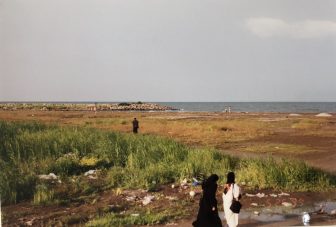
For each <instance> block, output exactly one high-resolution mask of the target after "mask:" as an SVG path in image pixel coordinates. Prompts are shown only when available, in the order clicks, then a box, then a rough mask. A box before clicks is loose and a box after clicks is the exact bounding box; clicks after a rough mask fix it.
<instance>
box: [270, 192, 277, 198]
mask: <svg viewBox="0 0 336 227" xmlns="http://www.w3.org/2000/svg"><path fill="white" fill-rule="evenodd" d="M270 196H271V197H274V198H276V197H278V195H277V194H273V193H272V194H270Z"/></svg>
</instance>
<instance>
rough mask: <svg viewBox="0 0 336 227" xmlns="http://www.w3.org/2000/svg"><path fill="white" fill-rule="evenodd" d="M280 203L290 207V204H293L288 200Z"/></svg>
mask: <svg viewBox="0 0 336 227" xmlns="http://www.w3.org/2000/svg"><path fill="white" fill-rule="evenodd" d="M281 205H283V206H285V207H291V206H293V204H292V203H289V202H282V203H281Z"/></svg>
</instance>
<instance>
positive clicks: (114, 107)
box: [97, 103, 177, 111]
mask: <svg viewBox="0 0 336 227" xmlns="http://www.w3.org/2000/svg"><path fill="white" fill-rule="evenodd" d="M97 110H111V111H169V110H177V109H175V108H173V107H170V106H162V105H158V104H154V103H116V104H110V105H109V106H108V109H107V106H106V105H105V106H102V107H100V106H99V105H98V106H97Z"/></svg>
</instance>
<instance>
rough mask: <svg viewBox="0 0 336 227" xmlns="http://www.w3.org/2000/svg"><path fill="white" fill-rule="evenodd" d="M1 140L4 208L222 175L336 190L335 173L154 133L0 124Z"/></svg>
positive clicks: (264, 184)
mask: <svg viewBox="0 0 336 227" xmlns="http://www.w3.org/2000/svg"><path fill="white" fill-rule="evenodd" d="M0 141H1V143H0V169H1V172H0V194H1V197H2V198H3V200H4V201H3V202H5V203H16V202H19V201H22V200H27V199H28V200H33V201H35V203H37V204H43V203H48V202H52V201H54V200H56V201H57V200H59V199H63V198H65V199H67V198H69V199H72V197H73V196H81V195H88V194H90V193H95V192H98V191H101V190H106V189H111V188H147V189H153V188H155V187H156V186H157V185H160V184H166V183H170V182H175V181H179V180H180V179H184V178H188V179H190V178H191V177H194V176H200V175H203V176H204V175H209V174H211V173H217V174H218V175H219V177H220V181H221V183H223V182H224V179H225V175H226V173H227V172H228V171H235V172H236V175H237V180H238V181H245V182H247V183H248V185H250V186H251V187H256V188H277V189H286V190H302V191H305V190H322V189H324V188H326V189H331V188H335V185H336V181H335V177H334V176H332V175H329V174H327V173H324V172H322V171H320V170H317V169H315V168H312V167H309V166H307V165H306V164H305V163H303V162H299V161H292V160H287V159H283V160H278V161H275V160H273V159H267V160H265V159H262V160H261V159H246V160H245V159H238V158H235V157H231V156H228V155H223V154H221V153H220V152H218V151H216V150H211V149H193V148H189V147H187V146H185V145H183V144H181V143H178V142H176V141H173V140H170V139H165V138H161V137H157V136H151V135H133V134H121V133H115V132H107V131H103V130H99V129H92V128H89V127H84V126H82V127H59V126H56V125H44V124H40V123H36V122H11V123H9V122H4V121H0ZM89 169H97V170H100V171H101V174H100V175H99V180H100V181H99V183H96V184H94V183H92V182H88V181H84V180H83V179H82V178H83V177H82V176H83V173H84V172H85V171H87V170H89ZM50 172H53V173H55V174H56V175H57V176H59V177H61V178H62V181H63V182H66V183H63V184H61V185H62V187H63V189H62V190H60V191H57V190H55V191H54V192H53V193H50V194H48V193H47V190H46V188H45V187H44V186H41V184H42V183H43V182H41V181H40V180H39V179H38V178H37V175H39V174H48V173H50ZM71 179H75V180H73V181H72V180H71ZM153 182H155V183H153ZM76 185H77V186H76ZM43 187H44V188H43ZM70 192H71V193H73V195H69V193H70Z"/></svg>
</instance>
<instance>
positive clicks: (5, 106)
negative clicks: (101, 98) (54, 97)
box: [0, 102, 178, 111]
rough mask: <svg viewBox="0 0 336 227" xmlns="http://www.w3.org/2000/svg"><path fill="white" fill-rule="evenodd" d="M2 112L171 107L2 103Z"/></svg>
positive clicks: (164, 108)
mask: <svg viewBox="0 0 336 227" xmlns="http://www.w3.org/2000/svg"><path fill="white" fill-rule="evenodd" d="M0 110H9V111H14V110H39V111H171V110H178V109H176V108H173V107H170V106H163V105H159V104H155V103H143V102H136V103H128V102H122V103H95V104H82V103H0Z"/></svg>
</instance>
